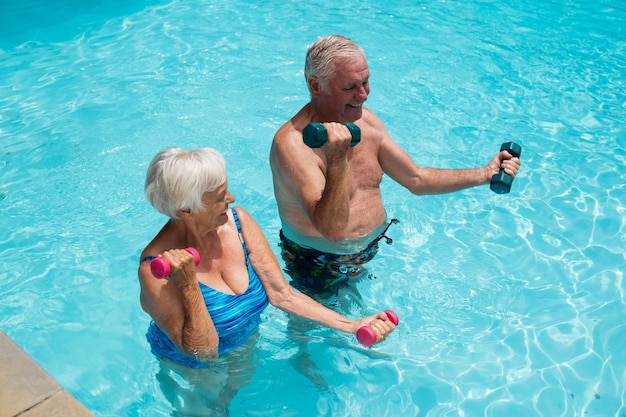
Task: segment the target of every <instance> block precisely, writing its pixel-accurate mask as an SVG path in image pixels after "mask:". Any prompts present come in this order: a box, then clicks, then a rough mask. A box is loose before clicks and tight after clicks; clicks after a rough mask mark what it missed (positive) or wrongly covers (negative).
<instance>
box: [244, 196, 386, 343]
mask: <svg viewBox="0 0 626 417" xmlns="http://www.w3.org/2000/svg"><path fill="white" fill-rule="evenodd" d="M236 210H237V214H238V215H239V220H240V223H241V228H242V233H243V237H244V241H245V242H246V246H247V248H248V254H249V257H250V262H251V263H252V266H253V268H254V270H255V271H256V273H257V275H258V276H259V279H260V280H261V283H262V284H263V287H264V289H265V292H266V293H267V298H268V300H269V302H270V303H271V304H272V305H273V306H275V307H278V308H280V309H281V310H284V311H286V312H289V313H291V314H295V315H297V316H300V317H304V318H307V319H310V320H313V321H316V322H318V323H321V324H323V325H325V326H328V327H331V328H333V329H337V330H340V331H343V332H346V333H352V334H355V333H356V331H357V330H358V329H359V328H360V327H361V326H365V325H369V326H371V327H372V328H373V329H374V330H375V331H376V335H377V339H376V343H378V342H380V341H382V340H383V339H384V338H386V337H387V335H388V334H389V333H391V332H392V331H393V330H394V329H395V327H396V326H395V325H394V324H393V322H392V321H391V320H389V318H388V317H387V314H386V313H384V312H380V313H377V314H374V315H371V316H368V317H364V318H362V319H361V320H350V319H348V318H346V317H344V316H342V315H341V314H339V313H337V312H335V311H333V310H331V309H329V308H327V307H325V306H323V305H322V304H320V303H318V302H317V301H315V300H313V299H312V298H311V297H309V296H307V295H306V294H303V293H301V292H298V291H296V290H295V289H294V288H293V287H292V286H291V285H289V283H288V282H287V281H286V280H285V277H284V276H283V274H282V271H281V269H280V266H279V264H278V260H277V259H276V256H275V255H274V253H273V252H272V250H271V248H270V246H269V244H268V242H267V239H266V238H265V235H264V234H263V232H262V231H261V229H260V227H259V226H258V224H257V223H256V222H255V221H254V219H253V218H252V217H251V216H250V215H249V214H248V213H247V212H246V211H245V210H244V209H242V208H240V207H237V209H236Z"/></svg>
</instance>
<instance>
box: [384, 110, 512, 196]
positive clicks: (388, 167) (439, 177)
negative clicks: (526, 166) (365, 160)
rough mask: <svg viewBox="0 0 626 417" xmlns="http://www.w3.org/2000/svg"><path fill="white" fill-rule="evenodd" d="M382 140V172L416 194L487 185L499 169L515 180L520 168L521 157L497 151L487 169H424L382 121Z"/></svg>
mask: <svg viewBox="0 0 626 417" xmlns="http://www.w3.org/2000/svg"><path fill="white" fill-rule="evenodd" d="M380 126H381V129H383V132H384V133H383V137H382V140H381V147H380V153H379V162H380V165H381V167H382V168H383V171H384V172H385V173H386V174H387V175H389V176H390V177H391V178H392V179H393V180H395V181H396V182H398V183H399V184H401V185H402V186H404V187H405V188H407V189H408V190H410V191H411V192H412V193H413V194H416V195H426V194H444V193H450V192H454V191H458V190H462V189H465V188H470V187H475V186H477V185H482V184H487V183H489V181H490V180H491V177H492V176H493V175H495V174H497V173H498V171H499V170H500V167H502V168H504V170H505V172H506V173H507V174H509V175H510V176H511V177H513V178H515V175H516V174H517V171H518V169H519V167H520V160H519V158H513V157H512V155H511V154H510V153H508V152H506V151H502V152H498V153H496V154H495V156H494V157H493V158H492V159H491V160H490V161H489V163H488V164H487V165H485V166H484V167H478V168H469V169H440V168H422V167H419V166H418V165H416V164H415V162H413V160H412V158H411V157H410V156H409V155H408V154H407V153H406V151H404V149H402V148H401V147H400V145H398V144H397V143H396V142H395V141H394V140H393V139H392V138H391V137H390V136H389V134H388V133H387V131H386V130H385V128H384V126H383V125H382V122H381V123H380Z"/></svg>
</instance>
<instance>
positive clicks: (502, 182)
mask: <svg viewBox="0 0 626 417" xmlns="http://www.w3.org/2000/svg"><path fill="white" fill-rule="evenodd" d="M502 151H508V152H509V153H510V154H511V156H513V157H514V158H519V157H520V155H521V154H522V147H521V146H520V145H518V144H517V143H515V142H506V143H503V144H502V146H500V152H502ZM511 184H513V177H511V176H510V175H509V174H507V173H506V172H504V169H502V168H500V171H499V172H498V173H497V174H496V175H494V176H493V177H491V183H490V184H489V187H490V188H491V191H493V192H495V193H497V194H506V193H508V192H509V191H511Z"/></svg>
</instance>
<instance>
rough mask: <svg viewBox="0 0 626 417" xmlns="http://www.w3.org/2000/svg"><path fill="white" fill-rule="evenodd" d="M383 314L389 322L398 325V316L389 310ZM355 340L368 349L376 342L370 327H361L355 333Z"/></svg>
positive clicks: (374, 334) (374, 333)
mask: <svg viewBox="0 0 626 417" xmlns="http://www.w3.org/2000/svg"><path fill="white" fill-rule="evenodd" d="M385 313H386V314H387V317H388V318H389V320H391V322H392V323H393V324H395V325H396V326H397V325H398V323H399V320H398V315H397V314H396V313H394V312H393V311H391V310H385ZM356 338H357V340H358V341H359V342H361V344H362V345H364V346H367V347H369V346H372V345H373V344H374V342H375V341H376V332H375V331H374V329H372V328H371V327H370V326H361V327H359V330H357V331H356Z"/></svg>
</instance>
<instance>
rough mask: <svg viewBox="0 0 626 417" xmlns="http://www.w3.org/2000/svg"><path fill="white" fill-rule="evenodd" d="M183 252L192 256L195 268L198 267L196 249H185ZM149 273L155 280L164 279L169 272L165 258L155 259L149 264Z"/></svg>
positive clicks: (168, 265) (198, 256)
mask: <svg viewBox="0 0 626 417" xmlns="http://www.w3.org/2000/svg"><path fill="white" fill-rule="evenodd" d="M185 250H186V251H187V252H189V253H190V254H192V255H193V261H194V262H195V264H196V266H198V265H200V254H199V253H198V251H197V250H196V248H185ZM150 271H151V272H152V275H154V276H155V277H156V278H165V277H166V276H168V275H169V274H170V272H171V267H170V263H169V262H168V261H167V259H165V258H155V259H153V260H152V262H150Z"/></svg>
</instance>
